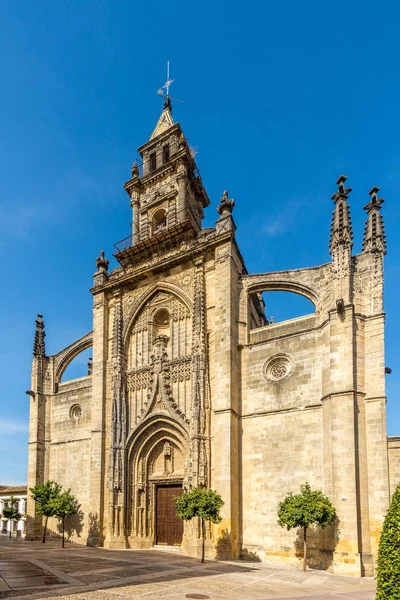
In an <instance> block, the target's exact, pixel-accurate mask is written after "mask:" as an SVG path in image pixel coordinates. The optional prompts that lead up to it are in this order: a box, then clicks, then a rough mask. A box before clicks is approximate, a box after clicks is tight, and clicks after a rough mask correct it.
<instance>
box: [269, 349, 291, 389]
mask: <svg viewBox="0 0 400 600" xmlns="http://www.w3.org/2000/svg"><path fill="white" fill-rule="evenodd" d="M263 373H264V377H265V379H266V380H267V381H269V382H272V383H277V382H278V381H282V379H286V378H287V377H289V375H290V374H291V373H292V360H291V357H290V356H289V355H288V354H275V355H274V356H271V358H269V359H268V360H267V362H266V363H265V364H264V367H263Z"/></svg>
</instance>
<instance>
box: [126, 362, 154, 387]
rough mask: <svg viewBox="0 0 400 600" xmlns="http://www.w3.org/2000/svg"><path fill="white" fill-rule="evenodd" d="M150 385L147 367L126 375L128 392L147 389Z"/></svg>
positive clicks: (150, 378)
mask: <svg viewBox="0 0 400 600" xmlns="http://www.w3.org/2000/svg"><path fill="white" fill-rule="evenodd" d="M151 383H152V373H151V370H150V369H149V368H148V367H143V368H141V369H135V370H133V371H131V372H130V373H128V374H127V388H128V390H129V391H132V392H134V391H137V390H141V389H148V388H149V387H150V386H151Z"/></svg>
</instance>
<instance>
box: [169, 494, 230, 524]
mask: <svg viewBox="0 0 400 600" xmlns="http://www.w3.org/2000/svg"><path fill="white" fill-rule="evenodd" d="M223 505H224V501H223V500H222V498H221V496H220V495H219V494H218V493H217V492H215V491H214V490H210V489H208V488H194V489H193V490H189V491H188V492H185V493H184V494H182V496H180V497H179V498H176V499H175V508H176V514H177V515H178V517H179V518H180V519H183V520H184V521H190V520H191V519H193V518H194V517H200V519H202V520H204V521H211V522H212V523H220V522H221V520H222V519H221V517H220V515H219V510H220V509H221V508H222V506H223Z"/></svg>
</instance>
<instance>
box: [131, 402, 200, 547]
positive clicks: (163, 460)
mask: <svg viewBox="0 0 400 600" xmlns="http://www.w3.org/2000/svg"><path fill="white" fill-rule="evenodd" d="M131 443H132V445H131V450H130V453H129V463H130V465H129V473H130V485H129V488H130V498H129V500H128V521H129V523H128V528H129V531H130V535H129V545H130V547H131V548H150V547H152V546H154V545H155V544H157V545H158V544H159V545H163V546H180V545H181V543H182V537H183V530H184V526H183V522H182V521H181V520H180V519H178V517H177V516H176V513H175V504H174V498H175V496H180V495H181V494H182V489H183V485H184V482H185V481H186V477H187V462H188V449H189V443H188V436H187V432H186V431H185V429H184V428H183V427H182V425H181V424H179V423H177V422H176V421H174V420H173V419H172V418H171V416H169V415H166V414H160V413H155V414H154V413H153V414H152V415H151V416H150V417H149V418H148V419H147V420H146V421H145V422H144V423H143V424H142V426H141V427H140V428H139V431H138V432H137V433H136V435H134V437H133V439H132V440H131Z"/></svg>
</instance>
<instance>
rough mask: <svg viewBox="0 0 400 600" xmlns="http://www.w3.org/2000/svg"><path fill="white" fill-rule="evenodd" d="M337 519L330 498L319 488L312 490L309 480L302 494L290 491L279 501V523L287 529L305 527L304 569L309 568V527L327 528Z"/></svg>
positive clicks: (301, 488)
mask: <svg viewBox="0 0 400 600" xmlns="http://www.w3.org/2000/svg"><path fill="white" fill-rule="evenodd" d="M336 519H337V515H336V510H335V507H334V506H333V505H332V503H331V501H330V500H329V498H327V497H326V496H324V494H323V493H322V492H321V491H319V490H312V489H311V487H310V485H309V484H308V483H307V482H306V483H303V484H302V485H301V486H300V494H296V495H295V496H294V495H293V494H292V492H290V494H288V495H287V496H286V498H285V499H284V500H282V502H279V504H278V523H279V525H280V526H281V527H286V529H293V528H296V527H302V529H303V539H304V550H303V571H305V570H306V569H307V564H306V559H307V528H308V527H310V526H311V525H317V526H318V527H321V528H322V529H325V527H328V525H333V523H334V522H335V521H336Z"/></svg>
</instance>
